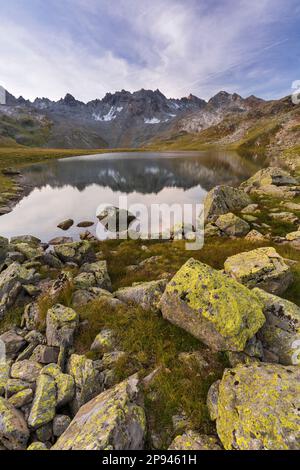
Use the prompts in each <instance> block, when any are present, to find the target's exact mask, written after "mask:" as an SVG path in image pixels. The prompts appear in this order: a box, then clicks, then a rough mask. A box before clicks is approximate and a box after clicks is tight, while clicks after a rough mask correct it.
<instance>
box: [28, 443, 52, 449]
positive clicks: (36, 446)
mask: <svg viewBox="0 0 300 470" xmlns="http://www.w3.org/2000/svg"><path fill="white" fill-rule="evenodd" d="M27 450H48V447H47V446H46V444H44V443H43V442H33V443H32V444H30V446H29V447H27Z"/></svg>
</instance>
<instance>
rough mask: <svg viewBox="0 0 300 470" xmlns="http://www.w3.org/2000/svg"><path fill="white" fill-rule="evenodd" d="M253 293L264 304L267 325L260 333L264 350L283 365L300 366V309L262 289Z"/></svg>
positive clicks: (259, 336)
mask: <svg viewBox="0 0 300 470" xmlns="http://www.w3.org/2000/svg"><path fill="white" fill-rule="evenodd" d="M253 292H254V293H255V294H256V295H257V297H259V298H260V300H261V301H262V302H263V304H264V308H263V312H264V315H265V317H266V323H265V324H264V325H263V327H262V328H261V330H260V331H259V332H258V338H259V339H260V340H261V342H262V344H263V348H264V350H265V351H267V352H271V354H272V356H273V357H274V358H277V360H278V362H280V363H281V364H284V365H289V364H293V365H299V364H300V308H299V307H298V306H297V305H295V304H294V303H292V302H290V301H288V300H285V299H281V298H280V297H277V296H276V295H272V294H269V293H267V292H265V291H263V290H261V289H258V288H256V289H253ZM266 362H268V361H266Z"/></svg>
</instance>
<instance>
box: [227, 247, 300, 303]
mask: <svg viewBox="0 0 300 470" xmlns="http://www.w3.org/2000/svg"><path fill="white" fill-rule="evenodd" d="M224 269H225V272H226V273H227V274H228V275H230V276H231V277H232V278H234V279H236V280H237V281H238V282H240V283H242V284H245V285H246V286H247V287H249V288H253V287H260V288H261V289H264V290H266V291H267V292H270V293H271V294H278V295H280V294H282V293H283V292H284V291H285V290H286V289H287V288H288V287H289V285H290V284H291V282H292V281H293V276H292V273H291V270H290V268H289V266H287V264H285V262H284V260H283V258H282V257H281V256H280V255H279V254H278V253H277V251H276V250H275V248H273V247H266V248H257V249H255V250H252V251H246V252H243V253H239V254H237V255H233V256H230V257H229V258H227V260H226V261H225V263H224Z"/></svg>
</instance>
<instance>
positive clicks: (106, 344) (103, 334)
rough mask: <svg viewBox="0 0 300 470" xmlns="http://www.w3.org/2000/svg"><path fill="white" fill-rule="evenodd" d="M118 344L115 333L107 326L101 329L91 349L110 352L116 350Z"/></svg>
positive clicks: (102, 352) (101, 352)
mask: <svg viewBox="0 0 300 470" xmlns="http://www.w3.org/2000/svg"><path fill="white" fill-rule="evenodd" d="M115 345H116V338H115V334H114V332H113V331H112V330H109V329H107V328H105V329H103V330H101V331H100V333H98V334H97V336H96V338H95V339H94V341H93V344H92V345H91V351H96V352H98V353H100V354H104V353H108V352H111V351H113V350H114V348H115Z"/></svg>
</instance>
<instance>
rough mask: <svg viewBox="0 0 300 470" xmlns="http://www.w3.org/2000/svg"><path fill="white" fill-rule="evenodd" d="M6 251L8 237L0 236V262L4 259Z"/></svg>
mask: <svg viewBox="0 0 300 470" xmlns="http://www.w3.org/2000/svg"><path fill="white" fill-rule="evenodd" d="M7 252H8V239H7V238H4V237H1V236H0V263H1V262H2V261H4V260H5V257H6V255H7Z"/></svg>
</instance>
